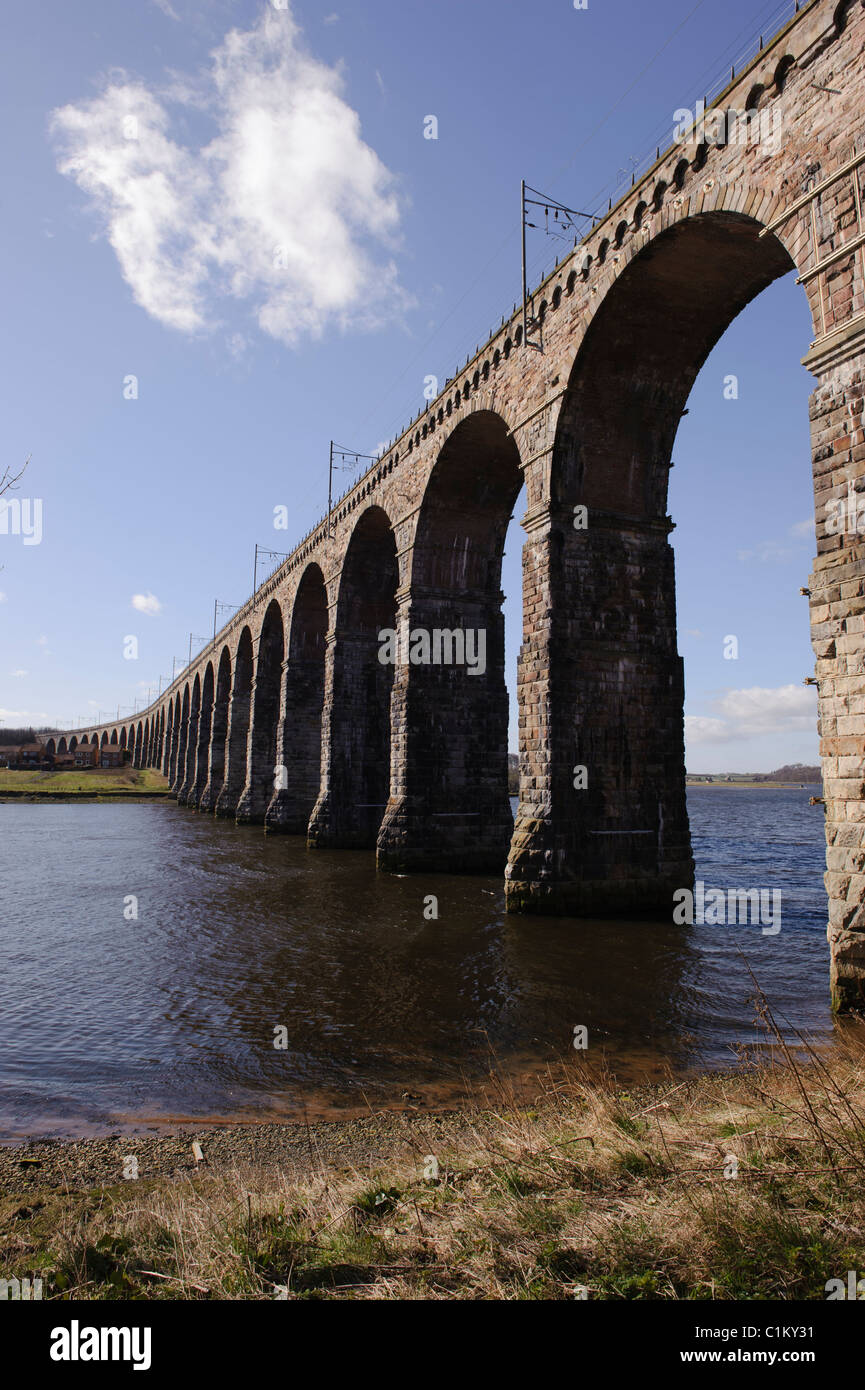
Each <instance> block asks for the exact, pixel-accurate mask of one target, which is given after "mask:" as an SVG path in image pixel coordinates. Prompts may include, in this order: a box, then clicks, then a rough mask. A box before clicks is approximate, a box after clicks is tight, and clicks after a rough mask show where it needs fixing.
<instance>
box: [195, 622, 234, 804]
mask: <svg viewBox="0 0 865 1390" xmlns="http://www.w3.org/2000/svg"><path fill="white" fill-rule="evenodd" d="M230 700H231V653H230V652H229V650H228V647H223V648H222V651H221V653H220V656H219V666H218V668H217V672H216V680H215V684H214V692H213V711H212V714H211V724H210V758H209V762H208V769H207V783H206V785H205V788H204V791H203V792H202V794H201V800H200V801H199V803H198V809H199V811H212V810H213V808H214V807H215V805H216V802H217V800H218V798H219V793H220V792H221V791H222V785H223V782H224V780H225V741H226V736H227V734H228V707H229V702H230Z"/></svg>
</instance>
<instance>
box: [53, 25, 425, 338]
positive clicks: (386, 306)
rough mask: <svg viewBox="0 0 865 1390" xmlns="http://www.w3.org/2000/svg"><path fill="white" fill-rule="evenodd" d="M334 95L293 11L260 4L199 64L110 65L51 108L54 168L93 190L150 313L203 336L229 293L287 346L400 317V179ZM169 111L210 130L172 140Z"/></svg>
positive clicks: (330, 72) (335, 86) (334, 84)
mask: <svg viewBox="0 0 865 1390" xmlns="http://www.w3.org/2000/svg"><path fill="white" fill-rule="evenodd" d="M342 90H343V79H342V76H341V73H340V72H339V71H338V70H337V69H335V68H330V67H328V66H327V65H326V64H324V63H322V62H320V61H319V60H318V59H316V58H314V57H313V56H312V55H311V54H310V53H309V52H308V51H307V50H306V48H305V47H304V45H303V42H302V39H301V35H300V31H299V29H298V26H297V24H296V23H295V21H294V18H293V16H292V14H291V11H290V10H278V11H277V10H275V9H274V8H272V7H271V6H267V7H266V8H265V10H264V11H263V12H262V15H261V18H260V19H259V22H258V23H257V24H256V25H255V27H254V28H252V29H249V30H246V31H241V30H238V29H233V30H231V32H230V33H228V34H227V35H226V36H225V38H224V39H223V41H222V43H221V45H220V46H219V47H218V48H217V49H216V50H215V51H214V52H213V54H212V63H211V66H210V68H209V69H208V70H207V71H206V72H205V73H203V74H196V75H192V76H189V77H185V76H184V75H183V74H180V75H178V74H173V75H172V79H171V85H170V87H169V85H168V83H166V86H165V89H164V90H161V91H160V90H158V89H156V88H153V87H150V86H148V85H146V84H145V83H143V82H140V81H136V80H133V79H132V78H130V77H128V76H127V74H125V73H122V72H121V73H120V74H115V75H113V76H112V77H111V78H110V79H107V80H106V81H105V83H104V84H103V89H102V91H101V94H100V95H99V96H97V97H96V98H95V99H93V100H91V101H83V102H79V103H77V104H75V103H73V104H70V105H68V106H64V107H61V108H59V109H58V110H55V111H54V112H53V113H52V118H51V129H52V132H53V134H54V136H55V138H56V141H57V143H58V146H59V155H58V167H59V169H60V170H61V172H62V173H64V174H66V175H67V176H68V177H69V178H71V179H73V180H74V181H75V182H76V183H77V184H78V186H79V188H81V189H82V190H83V191H84V192H85V193H86V194H87V195H88V196H89V198H90V201H91V204H92V206H93V208H94V209H95V212H96V215H97V217H98V219H99V222H100V223H101V225H102V227H103V229H104V232H105V234H106V236H107V238H108V240H109V242H110V244H111V246H112V247H113V249H114V252H115V254H116V256H117V260H118V262H119V265H120V269H121V272H122V274H123V277H124V279H125V280H126V281H127V283H128V284H129V286H130V288H131V290H132V293H133V295H134V297H135V299H136V301H137V302H138V303H139V304H140V305H141V306H142V307H143V308H144V309H145V310H146V311H147V313H149V314H151V315H152V316H153V317H154V318H156V319H158V320H159V321H160V322H161V323H164V324H166V325H167V326H168V327H170V328H173V329H177V330H178V331H180V332H182V333H189V334H192V333H199V332H205V331H211V330H213V329H214V328H215V327H216V326H217V324H218V322H219V320H220V315H221V314H224V313H226V312H227V309H228V305H229V303H230V301H232V300H235V301H238V302H241V303H243V304H244V305H246V306H247V308H251V310H252V312H253V313H254V315H255V318H256V319H257V321H258V324H259V327H260V328H261V329H262V330H263V331H264V332H265V333H267V334H269V335H270V336H271V337H273V338H276V339H278V340H279V341H281V342H283V343H287V344H296V343H298V342H299V341H300V340H302V339H303V338H305V337H309V336H313V337H316V336H320V335H321V334H322V333H323V332H324V331H325V329H327V328H329V327H332V326H335V327H337V328H339V329H342V330H345V329H349V328H362V329H369V328H373V327H377V326H379V325H380V324H382V323H384V322H386V321H388V320H390V319H392V318H393V317H394V316H395V315H398V314H399V313H401V312H402V310H403V309H404V308H405V307H406V306H407V305H408V303H409V299H408V297H407V295H406V294H405V292H404V291H403V289H402V288H401V286H400V284H399V279H398V273H397V268H396V264H395V262H394V259H393V256H394V252H395V250H396V246H397V237H398V232H399V225H400V216H401V208H400V201H399V198H398V195H397V187H396V181H395V179H394V177H393V175H392V174H391V173H390V171H389V170H388V169H387V168H386V166H385V165H384V164H383V163H382V161H381V160H380V159H379V157H378V155H377V154H376V153H375V151H374V150H373V149H371V148H370V146H369V145H367V144H366V143H365V142H364V140H363V139H362V137H361V128H360V119H359V117H358V115H357V112H356V111H354V110H353V109H352V107H351V106H349V105H348V103H347V102H346V101H345V99H344V97H343V95H342ZM175 109H176V110H177V112H178V115H179V116H180V117H181V118H182V120H181V124H184V126H185V123H187V122H188V123H189V124H191V125H194V124H198V125H200V123H201V120H202V118H205V119H209V121H210V123H211V125H210V129H211V130H212V129H213V127H214V126H215V129H216V134H215V136H214V137H213V138H212V139H210V141H209V143H207V144H205V145H203V147H201V148H196V147H195V146H194V145H193V144H192V143H190V142H186V143H181V141H180V139H178V138H175V136H174V134H173V131H174V125H173V118H172V111H173V110H175Z"/></svg>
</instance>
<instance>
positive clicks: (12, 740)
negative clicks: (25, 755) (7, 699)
mask: <svg viewBox="0 0 865 1390" xmlns="http://www.w3.org/2000/svg"><path fill="white" fill-rule="evenodd" d="M50 732H51V726H50V724H43V725H42V727H41V728H39V729H33V728H29V729H0V747H7V746H8V745H9V744H13V745H15V746H16V747H17V746H18V744H20V743H35V742H36V735H37V734H48V733H50Z"/></svg>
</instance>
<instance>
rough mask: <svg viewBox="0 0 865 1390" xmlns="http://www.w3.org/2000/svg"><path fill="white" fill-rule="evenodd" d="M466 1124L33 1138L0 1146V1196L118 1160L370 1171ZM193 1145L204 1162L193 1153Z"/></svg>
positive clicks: (102, 1174)
mask: <svg viewBox="0 0 865 1390" xmlns="http://www.w3.org/2000/svg"><path fill="white" fill-rule="evenodd" d="M472 1124H473V1120H472V1116H471V1114H469V1113H466V1112H456V1111H439V1112H438V1113H436V1114H423V1115H417V1114H406V1113H400V1112H389V1113H385V1114H377V1115H371V1116H367V1117H364V1118H361V1119H355V1120H331V1121H317V1122H316V1123H314V1124H310V1125H309V1126H308V1127H307V1126H306V1125H303V1124H297V1123H294V1124H255V1125H238V1126H221V1125H220V1126H213V1127H204V1128H199V1127H195V1129H194V1130H190V1131H189V1132H188V1133H179V1134H159V1135H137V1134H111V1135H108V1136H106V1137H98V1138H89V1139H33V1140H27V1141H24V1142H23V1143H21V1144H18V1145H16V1146H15V1147H0V1193H3V1192H5V1193H9V1192H10V1191H11V1192H28V1191H37V1190H39V1189H42V1190H45V1189H61V1190H65V1191H74V1190H81V1189H82V1188H90V1187H110V1186H113V1185H114V1184H115V1183H119V1182H122V1181H124V1161H125V1160H126V1159H127V1158H129V1157H132V1156H134V1157H135V1158H137V1159H138V1176H139V1178H140V1179H148V1178H158V1179H165V1178H180V1177H191V1176H194V1175H195V1174H196V1173H198V1174H216V1173H219V1172H226V1171H229V1170H232V1169H236V1168H239V1167H245V1168H249V1167H254V1168H261V1169H267V1170H271V1171H274V1172H275V1171H277V1170H279V1171H283V1172H286V1173H291V1174H294V1175H298V1176H300V1175H302V1174H306V1173H311V1172H320V1171H322V1169H324V1168H343V1169H352V1168H359V1169H369V1168H370V1167H374V1166H375V1164H376V1163H378V1162H384V1161H385V1160H386V1159H387V1158H388V1157H390V1156H392V1155H393V1153H394V1150H395V1149H399V1148H405V1149H412V1150H414V1151H415V1152H417V1151H420V1150H423V1152H424V1153H428V1152H430V1148H429V1145H430V1144H431V1143H433V1142H435V1141H436V1140H440V1139H441V1136H442V1131H443V1130H446V1132H447V1138H448V1140H449V1141H453V1139H454V1138H455V1137H457V1136H458V1135H459V1134H460V1133H466V1134H467V1133H468V1132H469V1130H470V1129H471V1126H472ZM193 1141H195V1142H196V1143H197V1144H198V1145H199V1146H200V1148H201V1151H202V1153H203V1155H204V1161H203V1162H197V1161H196V1158H195V1156H194V1154H193V1148H192V1146H193Z"/></svg>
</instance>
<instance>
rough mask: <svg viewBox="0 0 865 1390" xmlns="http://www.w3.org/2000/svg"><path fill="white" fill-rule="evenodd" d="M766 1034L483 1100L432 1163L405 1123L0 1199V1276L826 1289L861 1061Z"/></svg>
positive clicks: (85, 1281)
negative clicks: (645, 1073) (757, 1042)
mask: <svg viewBox="0 0 865 1390" xmlns="http://www.w3.org/2000/svg"><path fill="white" fill-rule="evenodd" d="M764 1013H765V1017H766V1025H767V1028H768V1029H769V1031H770V1034H771V1033H772V1032H773V1029H774V1021H773V1020H772V1019H771V1015H770V1014H768V1011H766V1010H764ZM775 1042H776V1044H778V1050H777V1052H776V1053H774V1054H773V1056H772V1057H771V1059H770V1060H769V1062H768V1063H764V1064H763V1065H761V1066H759V1067H758V1066H754V1065H748V1064H747V1062H746V1065H745V1068H744V1070H741V1071H738V1072H735V1073H725V1074H715V1075H707V1076H702V1077H699V1078H695V1079H693V1080H688V1081H686V1082H681V1083H679V1084H673V1083H672V1082H671V1083H670V1085H669V1086H668V1087H666V1088H661V1089H660V1090H656V1091H655V1092H654V1093H653V1094H652V1095H647V1094H646V1093H642V1094H640V1095H636V1094H630V1093H627V1092H623V1091H621V1090H617V1089H616V1088H615V1087H614V1086H613V1085H612V1084H610V1083H609V1082H603V1081H602V1082H601V1083H600V1084H599V1083H598V1082H597V1081H596V1080H594V1081H592V1082H589V1081H587V1080H581V1079H579V1078H577V1079H576V1080H575V1079H574V1075H573V1072H572V1071H571V1072H570V1074H569V1076H568V1078H567V1079H565V1076H564V1073H563V1074H562V1077H561V1079H559V1080H558V1081H554V1080H553V1079H552V1078H551V1080H550V1085H549V1089H548V1094H547V1095H546V1096H545V1097H544V1099H543V1101H542V1102H541V1103H539V1105H538V1106H537V1108H536V1109H534V1110H525V1109H518V1108H516V1107H514V1106H513V1105H511V1104H510V1103H509V1100H508V1097H507V1096H506V1095H502V1097H501V1099H502V1104H501V1106H500V1107H499V1108H497V1109H496V1110H495V1111H491V1110H487V1111H484V1112H482V1113H478V1114H477V1115H476V1117H475V1119H474V1122H473V1125H472V1126H471V1127H470V1130H469V1132H468V1138H467V1137H466V1127H465V1124H464V1123H463V1125H462V1127H461V1129H460V1132H459V1136H458V1139H456V1140H455V1141H454V1142H449V1141H448V1126H447V1123H444V1124H443V1125H442V1126H441V1133H442V1142H441V1145H440V1149H439V1152H437V1153H436V1154H435V1155H434V1157H435V1159H436V1161H437V1164H438V1174H437V1176H434V1175H433V1165H432V1164H431V1163H430V1162H429V1159H428V1156H427V1154H425V1153H424V1152H422V1151H421V1150H420V1149H417V1148H416V1147H414V1141H413V1136H412V1128H411V1126H410V1125H407V1126H406V1131H405V1134H406V1137H405V1139H404V1140H403V1141H401V1142H399V1143H396V1142H395V1144H394V1151H393V1153H392V1154H389V1155H388V1156H387V1157H386V1158H385V1159H384V1160H383V1161H381V1162H380V1163H379V1164H378V1165H377V1166H376V1167H375V1168H373V1169H370V1170H369V1171H366V1172H361V1171H358V1170H345V1169H343V1170H335V1169H333V1168H328V1167H327V1166H326V1165H321V1166H320V1167H319V1168H318V1169H311V1171H310V1172H309V1174H308V1175H306V1176H305V1177H304V1178H303V1179H302V1180H298V1179H297V1178H289V1177H288V1176H287V1175H285V1174H282V1173H280V1172H277V1171H272V1170H271V1171H268V1172H262V1171H255V1170H248V1171H242V1170H240V1169H238V1170H235V1171H232V1172H226V1173H222V1174H209V1175H207V1174H204V1173H203V1174H201V1175H200V1176H196V1177H194V1178H190V1179H189V1180H187V1181H184V1182H182V1183H178V1182H176V1181H175V1182H172V1183H167V1182H159V1181H154V1182H152V1183H149V1184H144V1183H138V1184H134V1185H133V1184H128V1183H127V1184H121V1185H120V1186H119V1187H117V1188H112V1189H98V1190H93V1191H91V1192H88V1193H86V1194H83V1195H82V1194H77V1195H76V1194H69V1195H58V1194H54V1195H51V1194H47V1193H44V1194H42V1197H41V1201H42V1203H43V1205H41V1206H37V1205H36V1204H34V1202H33V1198H32V1196H31V1197H29V1198H28V1199H27V1200H28V1202H29V1203H30V1207H28V1208H23V1209H22V1210H21V1211H19V1212H18V1213H14V1212H13V1211H12V1210H11V1209H10V1207H9V1206H8V1203H7V1204H6V1205H4V1208H3V1209H2V1216H0V1221H2V1224H0V1275H3V1274H6V1275H8V1274H18V1275H19V1276H22V1275H24V1274H30V1273H31V1272H33V1270H34V1267H36V1268H38V1267H40V1266H41V1267H42V1269H43V1270H44V1275H45V1280H46V1295H48V1294H49V1290H50V1296H52V1297H59V1298H64V1297H70V1296H71V1297H74V1298H99V1299H106V1298H107V1299H115V1298H120V1299H123V1298H132V1299H140V1298H170V1299H178V1298H183V1299H200V1298H229V1299H239V1298H256V1299H257V1298H273V1297H277V1296H280V1297H288V1298H292V1299H293V1298H354V1299H358V1298H360V1299H436V1298H460V1299H490V1298H493V1299H562V1298H574V1297H580V1296H582V1294H583V1291H585V1293H586V1295H587V1296H588V1297H589V1298H607V1299H630V1298H659V1299H665V1298H670V1299H753V1298H769V1299H824V1298H825V1296H826V1294H825V1284H826V1282H827V1280H829V1279H832V1278H837V1277H840V1278H845V1277H846V1271H847V1270H848V1269H856V1270H859V1271H862V1272H863V1273H865V1074H863V1063H862V1055H861V1050H859V1051H855V1052H854V1050H853V1049H852V1048H851V1049H850V1050H849V1051H848V1052H847V1053H843V1052H842V1053H840V1054H836V1055H835V1056H834V1059H833V1060H832V1062H831V1064H828V1065H827V1064H824V1062H823V1061H822V1060H821V1059H820V1058H819V1057H818V1056H817V1055H816V1054H815V1053H813V1052H811V1053H810V1055H809V1056H807V1057H806V1058H805V1059H804V1060H803V1059H802V1057H801V1055H800V1056H794V1055H793V1054H792V1053H791V1052H790V1051H789V1049H787V1048H785V1047H783V1046H781V1043H780V1038H779V1037H778V1036H775ZM454 1134H456V1130H454ZM452 1138H453V1136H452ZM731 1156H732V1157H733V1158H735V1160H736V1164H737V1166H738V1176H735V1177H734V1176H725V1171H726V1173H727V1174H730V1173H732V1171H733V1168H732V1158H731ZM133 1189H134V1190H133Z"/></svg>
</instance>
